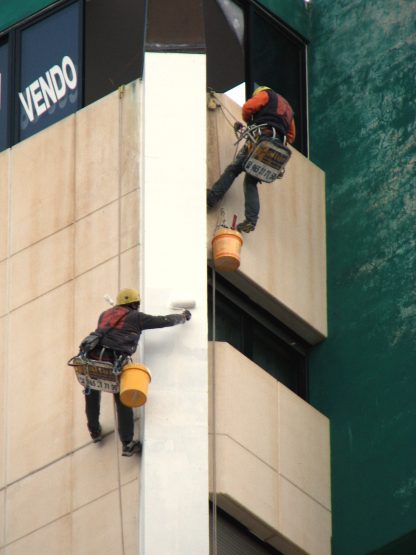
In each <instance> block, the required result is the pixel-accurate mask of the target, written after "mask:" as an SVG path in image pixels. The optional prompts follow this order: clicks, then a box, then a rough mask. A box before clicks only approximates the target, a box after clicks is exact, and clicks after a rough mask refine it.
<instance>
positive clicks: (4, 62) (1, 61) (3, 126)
mask: <svg viewBox="0 0 416 555" xmlns="http://www.w3.org/2000/svg"><path fill="white" fill-rule="evenodd" d="M8 51H9V48H8V43H7V42H6V43H5V44H2V45H0V151H1V150H4V149H6V148H7V147H8V146H9V144H8V86H9V78H8V77H9V75H8V74H9V71H8V69H9V60H8Z"/></svg>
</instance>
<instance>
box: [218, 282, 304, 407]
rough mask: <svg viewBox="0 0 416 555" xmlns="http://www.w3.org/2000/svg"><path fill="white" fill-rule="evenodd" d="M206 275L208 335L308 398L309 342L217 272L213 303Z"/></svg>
mask: <svg viewBox="0 0 416 555" xmlns="http://www.w3.org/2000/svg"><path fill="white" fill-rule="evenodd" d="M208 279H209V283H210V286H209V290H208V318H209V331H208V333H209V339H210V340H211V341H212V340H214V339H215V341H225V342H227V343H229V344H230V345H232V346H233V347H234V348H235V349H237V350H238V351H240V352H241V353H243V354H244V355H245V356H246V357H247V358H249V359H250V360H252V361H253V362H255V363H256V364H257V365H258V366H260V367H261V368H263V369H264V370H265V371H266V372H267V373H269V374H270V375H272V376H273V377H274V378H276V379H277V380H279V382H281V383H283V384H284V385H285V386H286V387H288V388H289V389H291V390H292V391H294V392H295V393H297V394H298V395H299V396H300V397H302V398H303V399H307V397H308V391H307V389H308V384H307V355H308V350H309V347H308V345H307V344H306V343H305V342H304V341H303V340H302V339H301V338H300V337H298V336H297V335H296V334H294V333H293V332H292V331H291V330H289V329H288V328H286V326H284V325H283V324H282V323H281V322H279V321H278V320H276V318H274V317H273V316H272V315H271V314H269V313H268V312H266V311H265V310H263V309H261V308H260V307H259V306H257V305H256V304H255V303H253V302H252V301H250V299H249V298H248V297H247V296H246V295H244V294H243V293H241V292H240V291H239V290H237V289H235V288H234V287H233V286H232V285H230V284H229V283H227V282H226V281H225V280H224V279H222V278H221V277H220V276H219V275H218V274H217V275H216V277H215V307H214V289H213V279H212V273H211V272H210V275H209V278H208ZM214 317H215V319H214Z"/></svg>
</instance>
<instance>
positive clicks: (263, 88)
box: [253, 87, 271, 96]
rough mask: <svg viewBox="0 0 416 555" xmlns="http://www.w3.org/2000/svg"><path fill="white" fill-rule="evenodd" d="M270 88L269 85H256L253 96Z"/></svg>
mask: <svg viewBox="0 0 416 555" xmlns="http://www.w3.org/2000/svg"><path fill="white" fill-rule="evenodd" d="M270 90H271V88H270V87H257V89H254V92H253V96H254V95H256V94H257V93H259V92H261V91H270Z"/></svg>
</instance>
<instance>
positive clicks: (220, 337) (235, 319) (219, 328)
mask: <svg viewBox="0 0 416 555" xmlns="http://www.w3.org/2000/svg"><path fill="white" fill-rule="evenodd" d="M212 339H213V331H212V297H211V294H210V295H209V340H210V341H212ZM215 340H216V341H226V342H227V343H229V344H230V345H232V346H233V347H234V348H235V349H237V350H238V351H240V352H244V351H243V348H244V337H243V325H242V316H241V313H240V312H239V311H238V310H236V308H235V306H234V305H233V304H232V303H230V302H229V301H227V300H226V299H225V298H224V297H223V296H222V295H220V294H218V293H217V296H216V311H215Z"/></svg>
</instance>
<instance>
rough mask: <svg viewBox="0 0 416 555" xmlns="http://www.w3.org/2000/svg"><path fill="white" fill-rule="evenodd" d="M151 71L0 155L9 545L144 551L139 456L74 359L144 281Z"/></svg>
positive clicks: (0, 331)
mask: <svg viewBox="0 0 416 555" xmlns="http://www.w3.org/2000/svg"><path fill="white" fill-rule="evenodd" d="M140 96H141V90H140V86H139V85H138V84H137V83H133V84H131V85H129V86H128V87H126V90H125V93H124V94H123V95H122V96H120V95H119V93H118V92H115V93H113V94H112V95H109V96H108V97H105V98H103V99H101V100H99V101H98V102H96V103H94V104H92V105H91V106H89V107H87V108H85V109H83V110H81V111H79V112H78V113H76V114H75V115H72V116H70V117H68V118H66V119H64V120H62V121H61V122H59V123H57V124H56V125H53V126H51V127H49V128H48V129H46V130H44V131H43V132H41V133H39V134H37V135H34V136H33V137H31V138H29V139H27V140H25V141H23V142H21V143H20V144H18V145H16V146H15V147H13V148H12V149H10V150H8V151H5V152H3V153H1V154H0V353H1V360H0V392H1V393H0V553H7V555H11V554H13V555H20V554H23V553H25V554H26V553H31V554H33V555H44V554H45V553H60V554H63V555H65V554H71V555H75V554H81V553H83V554H84V553H101V554H104V553H107V554H109V555H110V554H111V555H114V554H117V553H120V554H121V553H123V554H133V553H136V551H137V545H138V539H137V530H138V524H137V522H138V515H137V511H138V494H139V485H138V480H139V467H138V459H137V458H130V459H129V458H125V457H121V456H120V447H119V441H118V437H116V434H114V414H113V406H112V396H110V395H107V394H104V395H103V399H102V417H101V423H102V426H103V429H104V433H105V434H106V436H105V439H104V441H103V442H102V443H101V444H97V445H94V444H92V443H91V441H90V438H89V434H88V432H87V428H86V420H85V415H84V398H83V395H82V387H81V386H80V385H79V384H78V383H77V381H76V379H75V376H74V373H73V371H72V369H71V368H69V367H68V366H66V361H67V360H68V359H69V358H70V357H71V356H72V355H74V354H75V353H76V352H77V347H78V345H79V342H80V340H81V339H82V338H83V336H85V335H86V334H87V333H89V332H90V331H91V330H92V329H94V328H95V326H96V319H97V317H98V315H99V313H100V312H101V311H102V310H105V309H106V308H108V305H106V303H105V301H104V299H103V295H104V294H105V293H109V294H110V295H112V296H114V295H115V294H116V293H117V290H118V288H119V287H123V286H128V285H135V286H140V284H139V252H140V242H139V228H138V225H139V218H138V211H139V209H140V205H139V174H140V167H139V146H140V136H139V117H140V114H139V106H140V100H141V99H140Z"/></svg>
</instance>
